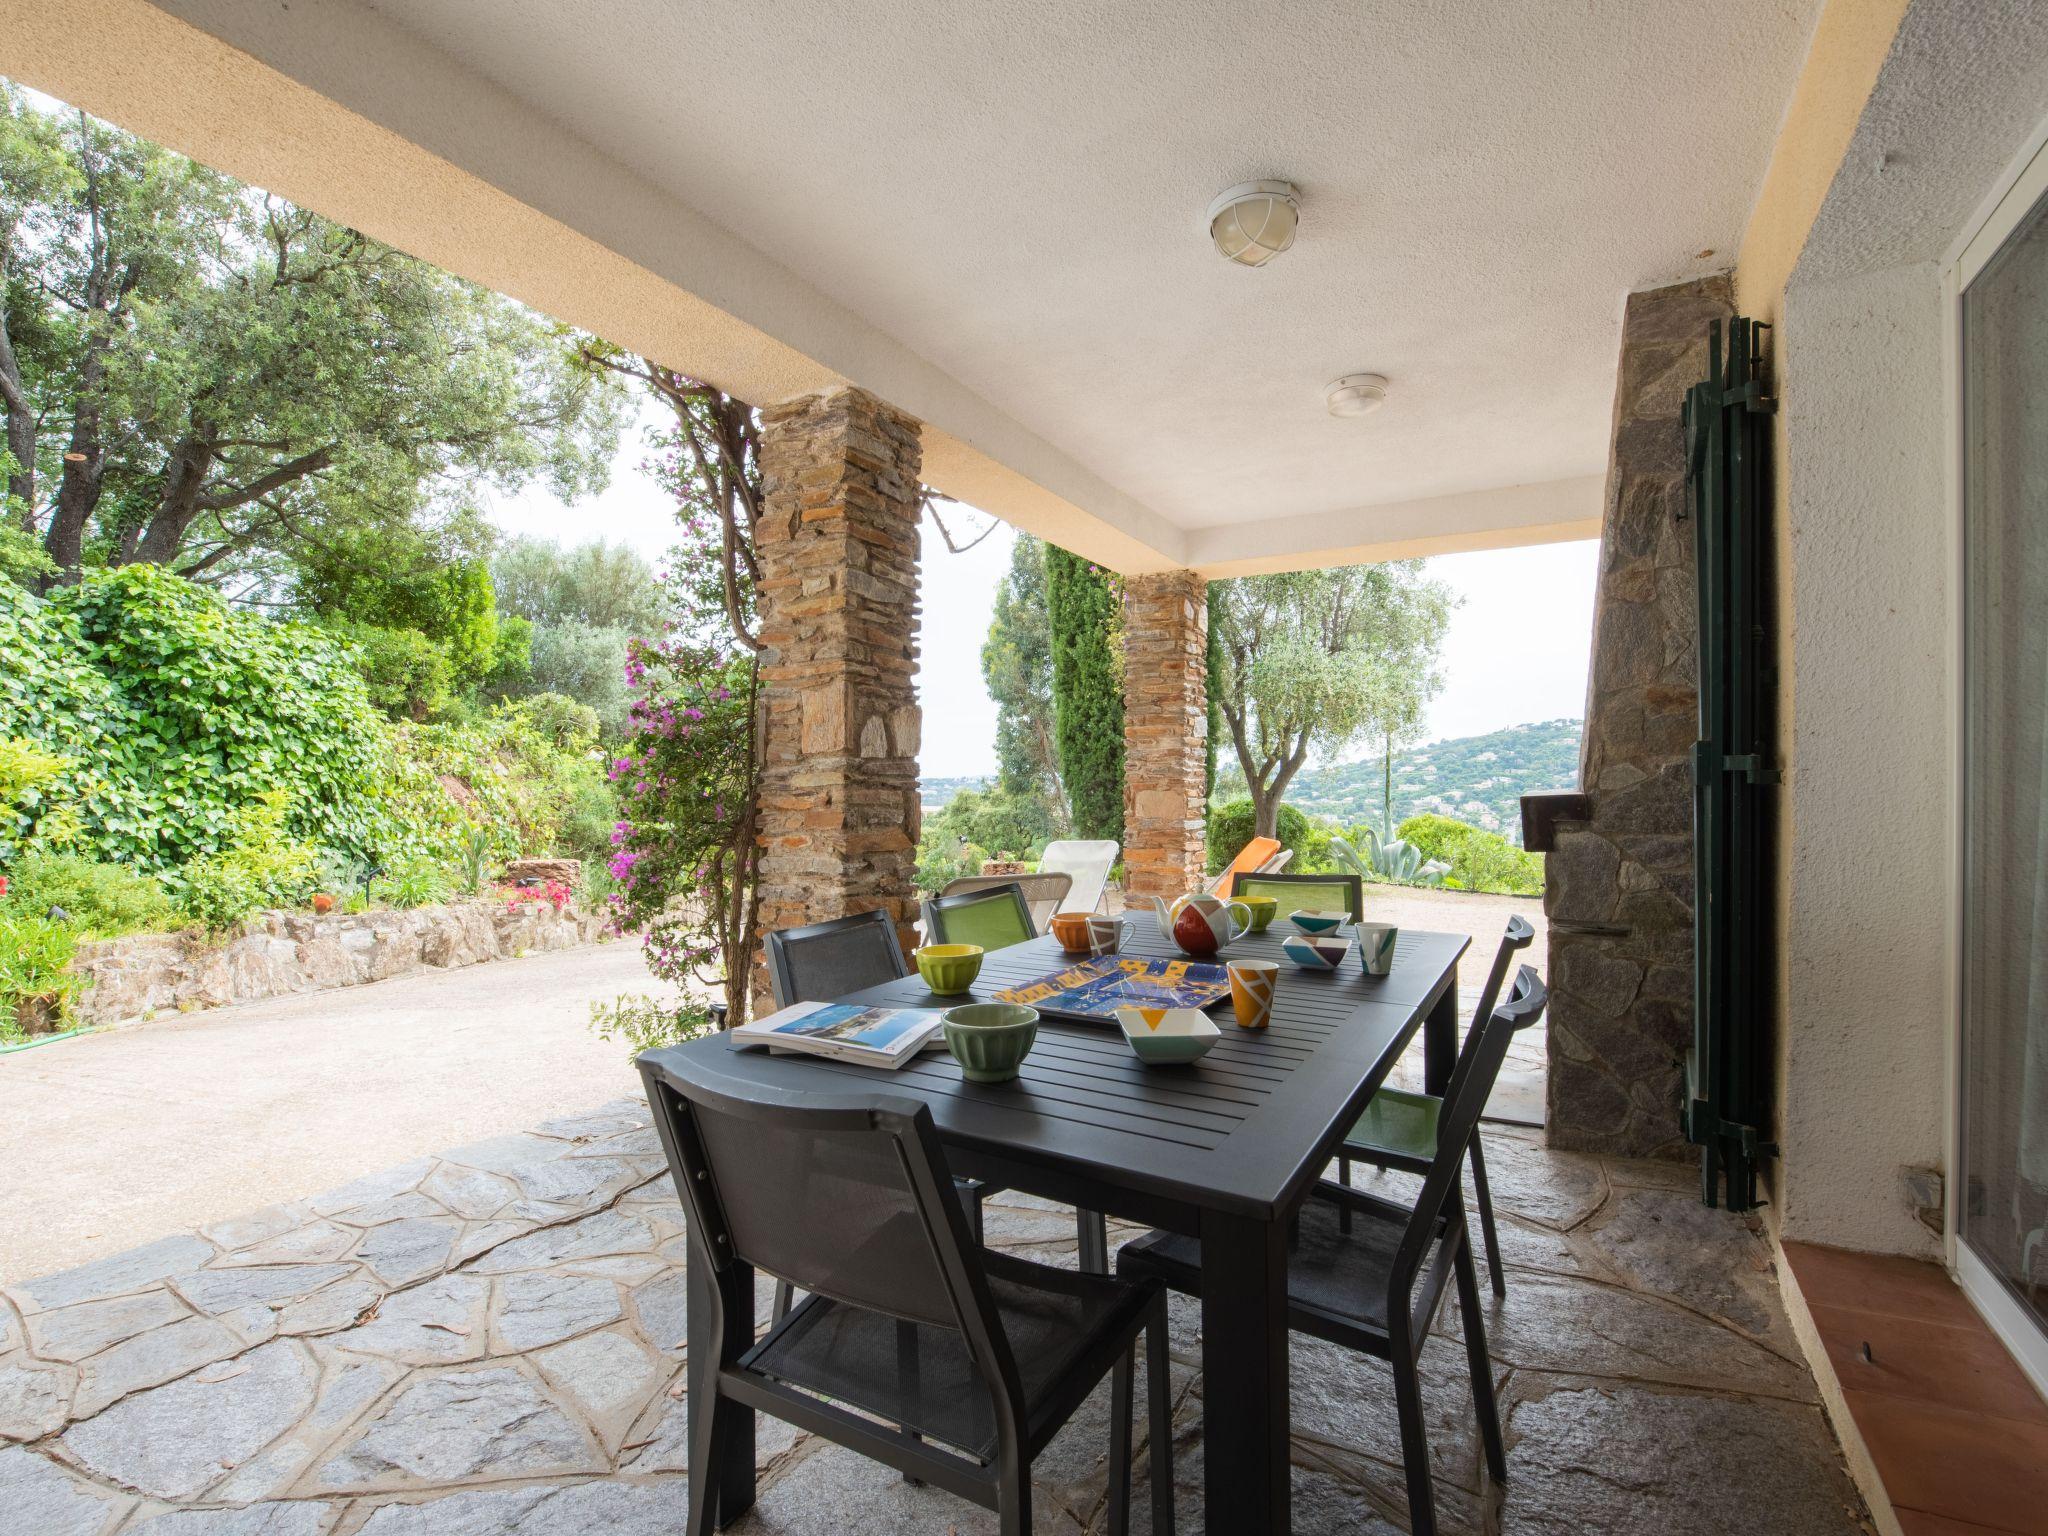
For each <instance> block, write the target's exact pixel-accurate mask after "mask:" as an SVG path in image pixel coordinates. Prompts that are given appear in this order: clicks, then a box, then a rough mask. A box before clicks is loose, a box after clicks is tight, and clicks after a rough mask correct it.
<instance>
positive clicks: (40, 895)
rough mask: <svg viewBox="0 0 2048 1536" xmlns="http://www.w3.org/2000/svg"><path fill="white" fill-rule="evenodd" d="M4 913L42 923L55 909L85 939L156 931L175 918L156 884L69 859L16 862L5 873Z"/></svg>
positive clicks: (47, 856) (44, 856) (54, 856)
mask: <svg viewBox="0 0 2048 1536" xmlns="http://www.w3.org/2000/svg"><path fill="white" fill-rule="evenodd" d="M5 907H6V908H7V909H8V910H10V911H12V912H14V913H17V914H19V915H21V916H23V917H47V916H48V915H49V912H50V909H51V908H52V907H58V908H61V909H63V912H64V914H65V916H66V918H67V919H68V920H69V921H70V923H71V926H72V928H73V929H74V930H75V931H76V932H77V933H79V934H81V935H84V936H86V937H89V938H111V937H113V936H114V935H115V934H121V933H136V932H139V931H141V930H143V929H147V928H161V927H164V926H165V925H167V924H168V923H170V922H171V921H172V919H173V917H174V916H175V912H176V909H175V907H174V906H173V904H172V902H171V898H170V896H169V895H168V894H167V893H166V892H165V891H164V888H163V886H162V885H161V884H159V883H158V882H157V881H155V880H151V879H149V878H148V877H146V876H143V875H138V874H136V873H135V871H133V870H132V869H123V868H122V867H121V866H120V865H118V864H99V863H95V862H94V861H93V860H91V859H87V858H81V857H79V856H78V855H77V854H75V853H32V854H29V855H28V856H27V857H26V858H23V859H20V860H18V861H17V862H16V863H15V864H13V865H12V866H11V867H10V868H9V870H8V890H7V899H6V903H5Z"/></svg>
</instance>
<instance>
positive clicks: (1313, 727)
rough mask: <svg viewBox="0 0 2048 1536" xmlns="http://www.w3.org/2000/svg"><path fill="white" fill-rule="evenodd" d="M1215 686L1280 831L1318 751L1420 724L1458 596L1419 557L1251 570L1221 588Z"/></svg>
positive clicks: (1389, 736) (1267, 830)
mask: <svg viewBox="0 0 2048 1536" xmlns="http://www.w3.org/2000/svg"><path fill="white" fill-rule="evenodd" d="M1211 590H1212V592H1213V593H1214V596H1215V601H1214V603H1213V604H1212V609H1211V611H1212V623H1213V624H1214V626H1215V647H1214V652H1213V671H1212V675H1211V678H1210V690H1211V697H1212V699H1213V702H1214V704H1215V706H1216V708H1217V710H1218V712H1219V713H1220V714H1221V715H1222V717H1223V723H1224V725H1225V726H1226V727H1227V728H1228V730H1229V732H1230V743H1231V746H1232V747H1233V748H1234V749H1235V751H1236V753H1237V762H1238V766H1239V767H1240V768H1241V769H1242V770H1243V772H1244V778H1245V784H1246V786H1247V788H1248V791H1249V793H1250V795H1251V801H1252V809H1253V813H1254V815H1253V821H1254V830H1255V832H1256V833H1257V834H1258V835H1259V836H1261V837H1271V836H1273V835H1274V829H1275V827H1276V826H1277V825H1278V819H1279V813H1280V801H1281V799H1282V797H1283V796H1284V795H1285V794H1286V792H1287V786H1288V785H1289V784H1290V783H1291V782H1293V779H1294V776H1295V775H1296V774H1297V773H1299V772H1300V771H1301V769H1302V766H1303V765H1304V764H1305V763H1307V761H1308V759H1309V755H1310V753H1312V752H1313V753H1317V754H1320V755H1322V756H1324V757H1332V756H1335V755H1336V754H1338V753H1341V752H1342V751H1344V750H1345V748H1347V747H1349V746H1351V745H1353V744H1354V743H1356V742H1359V741H1364V740H1379V741H1393V740H1400V739H1404V738H1406V737H1409V736H1411V735H1412V734H1413V733H1414V731H1415V730H1416V729H1418V728H1419V726H1420V723H1421V719H1422V708H1423V705H1424V704H1425V703H1427V702H1428V700H1429V699H1430V698H1431V697H1433V696H1434V695H1435V694H1436V692H1437V690H1438V689H1439V688H1440V687H1441V686H1442V677H1441V675H1440V674H1439V672H1438V653H1439V651H1440V650H1441V648H1442V645H1443V638H1444V630H1445V628H1446V626H1447V625H1448V624H1449V621H1450V611H1451V608H1452V606H1453V605H1454V604H1455V602H1456V601H1457V599H1456V598H1455V597H1454V596H1453V594H1452V592H1451V590H1450V588H1448V587H1447V586H1445V585H1444V584H1443V583H1442V582H1440V581H1434V580H1432V579H1430V578H1429V577H1427V576H1425V575H1424V574H1423V569H1422V562H1421V561H1419V560H1399V561H1392V562H1389V563H1387V564H1385V565H1350V566H1339V567H1337V568H1335V569H1333V570H1325V571H1292V572H1288V573H1286V574H1283V575H1277V576H1244V577H1239V578H1237V579H1235V580H1232V581H1225V582H1218V583H1216V584H1215V586H1214V587H1213V588H1212V589H1211Z"/></svg>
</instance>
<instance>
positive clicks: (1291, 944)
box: [1280, 934, 1351, 971]
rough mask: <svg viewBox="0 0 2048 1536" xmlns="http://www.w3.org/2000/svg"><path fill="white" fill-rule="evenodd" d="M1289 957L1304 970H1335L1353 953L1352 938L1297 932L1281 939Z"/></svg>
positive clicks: (1282, 947)
mask: <svg viewBox="0 0 2048 1536" xmlns="http://www.w3.org/2000/svg"><path fill="white" fill-rule="evenodd" d="M1280 948H1281V950H1282V952H1283V953H1285V954H1286V956H1287V958H1288V959H1290V960H1292V961H1293V962H1294V963H1295V964H1296V965H1298V966H1300V967H1301V968H1302V969H1303V970H1304V971H1334V970H1335V969H1337V967H1338V966H1340V965H1342V964H1343V963H1344V957H1345V956H1346V955H1349V954H1350V953H1351V940H1349V939H1348V938H1346V939H1338V938H1331V937H1329V936H1327V935H1324V936H1316V935H1312V934H1296V935H1294V936H1292V937H1290V938H1286V939H1282V940H1281V941H1280Z"/></svg>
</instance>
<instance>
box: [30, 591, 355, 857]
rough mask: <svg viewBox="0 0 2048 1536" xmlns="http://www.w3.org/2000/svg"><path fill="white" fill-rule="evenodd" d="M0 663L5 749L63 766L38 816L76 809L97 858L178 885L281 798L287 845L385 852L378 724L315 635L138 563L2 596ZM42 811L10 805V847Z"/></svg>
mask: <svg viewBox="0 0 2048 1536" xmlns="http://www.w3.org/2000/svg"><path fill="white" fill-rule="evenodd" d="M0 658H4V660H0V736H6V737H18V738H24V739H27V740H30V741H34V742H37V743H38V744H40V745H42V746H43V747H45V748H46V749H47V750H49V751H51V752H54V753H56V754H58V755H60V756H62V757H64V758H65V759H67V761H68V763H69V767H68V768H67V769H66V771H65V773H64V774H63V775H61V776H60V777H59V779H58V781H57V782H56V783H54V784H52V785H51V786H49V787H48V789H47V791H46V796H45V802H44V803H46V804H48V803H67V804H69V805H70V806H71V807H72V808H73V809H74V810H75V813H76V815H77V817H78V821H79V824H80V825H79V828H78V831H77V834H76V842H77V844H78V845H79V846H80V847H81V848H83V849H85V850H87V851H90V852H91V853H92V854H93V855H94V856H96V857H98V858H101V859H104V860H106V861H108V862H111V863H120V864H126V865H128V866H130V867H131V868H134V869H137V870H141V871H144V872H147V873H151V874H157V875H163V876H167V877H170V878H171V879H172V880H173V881H175V879H176V871H177V870H179V869H180V868H182V867H183V866H184V865H186V864H189V863H191V862H192V861H194V860H196V859H200V858H204V857H206V856H208V855H211V854H215V853H219V852H221V851H222V850H223V849H225V848H226V847H227V845H228V843H229V841H230V840H231V838H232V836H233V833H234V827H235V817H236V814H237V812H238V811H239V810H240V809H241V808H242V807H244V806H246V805H248V804H249V803H250V802H252V801H254V800H255V799H256V798H258V797H259V796H261V795H262V794H264V793H265V792H266V791H270V790H276V789H284V790H287V791H289V793H290V795H291V805H292V810H291V823H290V831H291V833H292V835H293V836H295V837H299V838H303V839H305V840H306V841H308V842H312V843H315V844H318V845H319V846H320V847H323V848H330V849H333V850H335V851H337V852H339V853H343V854H347V855H350V856H353V857H363V858H372V857H374V856H375V855H376V853H377V852H378V851H379V845H380V844H381V843H383V842H385V841H386V840H387V839H388V836H389V834H390V831H391V823H390V821H389V818H388V817H387V816H385V815H384V814H383V813H382V810H381V806H380V801H379V794H378V791H379V786H380V784H381V783H382V781H383V779H384V776H385V775H384V772H383V769H384V765H385V762H386V759H387V755H388V754H387V752H386V748H385V743H386V740H387V736H386V732H385V729H384V722H383V719H382V717H380V716H379V715H378V714H377V712H376V711H375V710H374V709H373V708H372V707H371V705H370V701H369V698H368V696H367V694H366V693H365V691H364V687H363V682H362V678H361V677H360V676H359V675H358V673H357V672H356V669H355V668H354V667H353V666H352V665H350V663H349V661H348V658H347V656H346V655H345V653H344V652H343V651H342V650H341V649H340V648H339V647H338V646H336V645H335V644H334V643H333V642H332V641H331V640H329V639H328V638H327V637H325V636H324V635H322V634H320V633H319V632H318V631H317V630H314V629H310V628H308V627H305V626H302V625H297V624H285V623H277V622H275V621H272V620H269V619H265V618H262V617H260V616H257V615H253V614H247V613H241V612H237V611H235V610H232V609H230V608H229V607H228V606H227V605H226V604H225V603H223V602H222V601H221V600H220V599H219V598H218V597H216V596H215V595H214V594H212V593H211V592H208V591H206V590H205V589H203V588H201V587H197V586H194V585H193V584H192V583H191V582H188V581H184V580H181V579H180V578H178V577H176V576H173V575H171V574H170V573H168V572H166V571H164V570H161V569H160V568H158V567H155V566H147V565H131V566H124V567H121V568H120V569H118V570H110V571H96V572H94V573H93V574H91V575H90V576H88V577H87V578H86V579H85V580H84V581H83V582H82V583H81V584H79V585H78V586H75V587H67V588H60V589H58V590H57V591H56V592H55V593H53V594H52V595H51V596H50V598H49V599H47V600H45V601H41V602H38V600H36V599H35V598H32V597H29V596H27V595H26V594H24V593H22V592H20V591H18V590H15V589H8V590H6V591H5V592H4V594H0ZM39 810H40V807H39V806H26V807H17V808H16V818H15V825H14V826H13V827H12V828H11V829H8V830H9V831H10V832H11V838H10V841H11V842H18V841H19V840H20V839H21V838H22V837H24V836H25V835H26V834H27V833H28V832H30V831H31V830H32V829H33V827H34V825H35V823H36V820H37V817H38V813H39Z"/></svg>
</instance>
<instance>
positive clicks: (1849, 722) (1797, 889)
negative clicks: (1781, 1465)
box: [1773, 263, 1952, 1256]
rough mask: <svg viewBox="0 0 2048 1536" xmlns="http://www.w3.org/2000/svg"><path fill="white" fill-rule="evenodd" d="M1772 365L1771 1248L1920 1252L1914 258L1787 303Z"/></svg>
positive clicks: (1941, 515) (1920, 384) (1928, 513)
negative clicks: (1779, 563)
mask: <svg viewBox="0 0 2048 1536" xmlns="http://www.w3.org/2000/svg"><path fill="white" fill-rule="evenodd" d="M1783 327H1784V335H1783V337H1782V338H1781V355H1782V356H1783V357H1784V358H1785V359H1786V364H1785V366H1784V369H1783V377H1782V379H1781V384H1780V387H1781V391H1782V395H1781V398H1782V402H1783V404H1782V409H1783V410H1784V412H1785V413H1786V422H1785V427H1786V444H1787V450H1788V453H1787V463H1788V465H1789V469H1790V479H1789V483H1788V486H1787V489H1788V493H1789V495H1788V502H1789V517H1790V527H1789V534H1790V548H1791V555H1792V566H1793V569H1792V571H1791V572H1790V573H1788V574H1789V576H1790V580H1788V581H1786V582H1785V583H1784V584H1783V585H1782V587H1781V591H1783V592H1784V593H1785V594H1786V595H1787V600H1789V602H1790V604H1791V612H1790V614H1789V615H1788V618H1789V621H1790V622H1789V626H1788V627H1789V629H1790V633H1791V638H1792V646H1793V659H1794V687H1795V689H1796V695H1797V699H1798V711H1797V713H1796V715H1795V717H1794V720H1793V725H1792V733H1791V738H1790V742H1789V746H1790V760H1791V764H1792V771H1791V773H1790V774H1789V776H1788V781H1787V786H1786V791H1785V802H1784V812H1785V814H1786V816H1787V817H1788V818H1789V822H1790V825H1789V827H1788V829H1787V830H1788V832H1789V833H1790V836H1789V837H1788V839H1787V846H1788V847H1789V849H1790V857H1789V864H1788V867H1787V869H1786V870H1785V871H1784V872H1783V873H1784V877H1785V890H1786V895H1787V912H1786V952H1785V970H1786V997H1785V1004H1786V1008H1785V1014H1784V1018H1785V1021H1786V1023H1785V1027H1784V1028H1783V1029H1782V1030H1781V1033H1780V1040H1779V1046H1780V1067H1781V1071H1780V1084H1781V1095H1780V1103H1779V1117H1778V1118H1779V1144H1780V1159H1779V1165H1778V1172H1777V1177H1776V1179H1775V1181H1774V1189H1773V1194H1774V1197H1775V1199H1776V1202H1777V1206H1778V1212H1777V1214H1778V1219H1779V1221H1780V1223H1781V1232H1782V1235H1783V1236H1785V1237H1788V1238H1798V1239H1802V1240H1805V1241H1808V1242H1817V1243H1829V1244H1833V1245H1836V1246H1839V1247H1846V1248H1860V1249H1869V1250H1876V1251H1881V1252H1891V1253H1920V1254H1925V1255H1929V1256H1931V1255H1933V1254H1934V1253H1935V1252H1936V1251H1937V1250H1938V1248H1939V1246H1940V1245H1939V1240H1938V1238H1937V1237H1936V1235H1935V1234H1934V1233H1933V1232H1931V1231H1930V1230H1928V1228H1926V1227H1925V1226H1923V1225H1922V1224H1921V1223H1920V1222H1919V1221H1917V1220H1916V1219H1915V1218H1914V1216H1913V1214H1912V1211H1911V1209H1910V1203H1909V1200H1908V1198H1907V1195H1906V1193H1905V1190H1904V1188H1903V1186H1902V1184H1901V1181H1900V1170H1902V1169H1904V1168H1907V1167H1913V1166H1920V1167H1931V1166H1937V1165H1939V1164H1940V1163H1941V1161H1942V1157H1943V1138H1944V1134H1945V1131H1944V1125H1945V1122H1944V1094H1945V1082H1944V1076H1943V1071H1944V1066H1943V1064H1944V1059H1945V1058H1944V1049H1945V1047H1944V1042H1945V1031H1946V1028H1947V1012H1946V987H1947V965H1946V959H1945V948H1944V943H1945V937H1946V920H1945V903H1946V901H1947V894H1948V883H1947V874H1946V864H1945V861H1946V859H1947V856H1948V842H1947V828H1948V817H1949V809H1948V807H1949V793H1950V791H1949V773H1948V751H1949V738H1948V710H1949V692H1950V688H1949V677H1948V659H1947V655H1948V653H1947V636H1948V625H1949V623H1950V622H1951V619H1950V609H1949V603H1950V601H1951V597H1952V594H1951V593H1950V592H1949V590H1948V588H1949V585H1950V582H1949V572H1948V561H1949V552H1948V541H1947V531H1946V526H1947V525H1946V514H1945V509H1944V504H1943V486H1942V431H1943V421H1944V401H1943V391H1942V371H1941V296H1940V278H1939V271H1938V269H1937V268H1936V267H1935V266H1934V265H1933V264H1931V263H1928V264H1916V265H1911V266H1902V267H1895V268H1891V269H1888V270H1885V271H1881V272H1878V273H1875V274H1870V275H1864V276H1857V277H1853V278H1847V279H1843V280H1840V281H1835V282H1827V283H1810V284H1800V283H1797V282H1795V283H1794V284H1793V285H1792V286H1791V287H1789V288H1788V289H1787V292H1786V300H1785V313H1784V321H1783Z"/></svg>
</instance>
